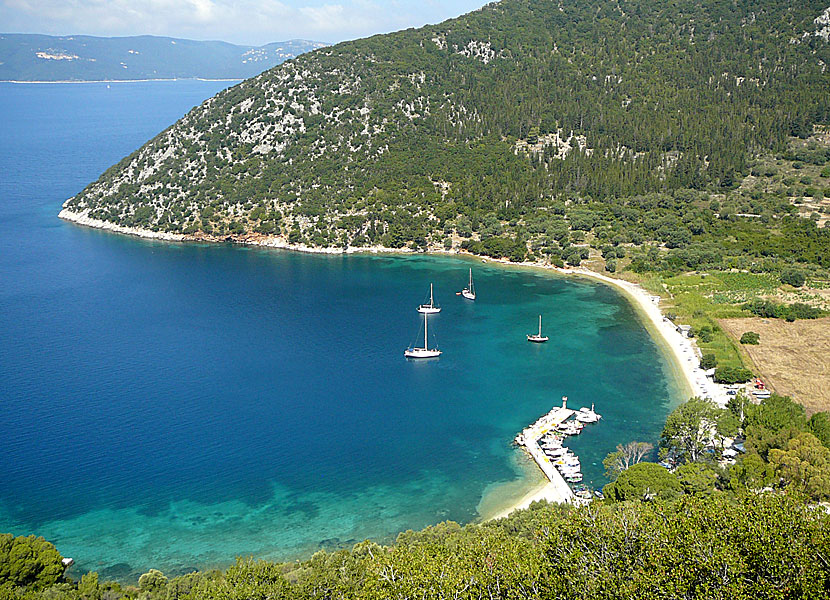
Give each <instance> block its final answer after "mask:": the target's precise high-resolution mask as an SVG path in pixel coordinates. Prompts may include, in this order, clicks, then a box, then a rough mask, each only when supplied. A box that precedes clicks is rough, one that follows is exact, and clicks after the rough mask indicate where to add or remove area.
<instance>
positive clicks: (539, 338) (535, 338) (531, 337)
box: [527, 315, 550, 344]
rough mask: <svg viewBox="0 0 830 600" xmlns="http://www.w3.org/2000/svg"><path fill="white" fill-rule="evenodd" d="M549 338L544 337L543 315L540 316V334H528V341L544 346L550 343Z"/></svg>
mask: <svg viewBox="0 0 830 600" xmlns="http://www.w3.org/2000/svg"><path fill="white" fill-rule="evenodd" d="M548 339H550V338H548V336H546V335H542V315H539V333H528V334H527V341H528V342H535V343H537V344H542V343H544V342H547V341H548Z"/></svg>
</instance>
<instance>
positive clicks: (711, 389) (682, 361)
mask: <svg viewBox="0 0 830 600" xmlns="http://www.w3.org/2000/svg"><path fill="white" fill-rule="evenodd" d="M557 270H558V271H560V272H562V273H574V274H576V275H579V276H582V277H590V278H592V279H597V280H599V281H603V282H605V283H607V284H609V285H613V286H614V287H616V288H617V289H619V290H621V291H622V292H623V293H624V294H625V295H626V296H627V297H628V298H629V299H630V300H631V301H632V302H633V303H634V304H635V305H636V306H637V307H638V308H640V309H641V312H642V314H644V315H645V316H646V317H647V318H648V322H649V323H650V324H651V325H653V327H654V329H655V330H656V331H657V333H659V334H660V337H661V338H662V339H663V340H664V341H665V343H666V346H667V347H668V348H669V349H670V350H671V352H672V354H673V355H674V359H675V362H676V364H677V366H678V367H680V370H681V372H682V373H683V376H684V378H685V380H686V383H687V385H688V388H689V389H688V390H687V391H689V392H690V393H691V394H692V395H694V396H699V397H701V398H711V399H712V400H714V401H715V402H716V403H717V404H718V405H719V406H724V407H725V406H726V402H727V401H728V400H729V396H727V395H726V387H725V386H722V385H719V384H717V383H715V382H714V381H712V380H711V379H710V378H708V377H707V376H706V372H705V371H704V370H703V369H701V368H700V350H699V349H698V347H697V345H696V344H695V342H694V339H690V338H687V337H686V336H685V335H683V334H682V333H680V332H678V331H677V329H676V327H675V325H674V323H672V322H671V321H669V320H668V319H667V318H665V317H664V316H663V313H661V312H660V308H659V304H658V303H659V300H660V298H659V296H652V295H651V294H649V293H648V292H647V291H646V290H644V289H643V288H641V287H640V286H639V285H637V284H634V283H630V282H628V281H623V280H621V279H614V278H612V277H607V276H605V275H601V274H599V273H594V272H593V271H589V270H587V269H557Z"/></svg>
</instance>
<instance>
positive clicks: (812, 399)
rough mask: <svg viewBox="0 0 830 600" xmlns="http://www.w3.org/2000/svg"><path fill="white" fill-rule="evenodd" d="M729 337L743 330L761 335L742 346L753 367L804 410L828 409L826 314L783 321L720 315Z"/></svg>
mask: <svg viewBox="0 0 830 600" xmlns="http://www.w3.org/2000/svg"><path fill="white" fill-rule="evenodd" d="M720 324H721V327H722V329H723V330H725V331H727V332H728V333H729V335H730V336H731V338H732V339H733V340H738V339H740V337H741V335H742V334H743V333H745V332H747V331H755V332H757V333H759V334H760V335H761V343H760V344H759V345H757V346H743V349H744V350H746V352H747V353H748V354H749V356H750V358H751V359H752V362H753V363H754V368H753V370H754V371H756V372H757V373H758V374H759V375H760V376H761V377H762V379H764V381H765V382H767V383H768V384H769V385H771V386H772V388H773V389H774V390H775V392H777V393H779V394H783V395H786V396H791V397H792V398H793V399H795V400H796V401H798V402H799V403H800V404H802V405H804V406H805V407H806V408H807V412H808V413H810V414H812V413H814V412H818V411H823V410H830V318H824V319H814V320H804V321H796V322H794V323H787V322H786V321H784V320H783V319H760V318H757V317H752V318H739V319H721V320H720Z"/></svg>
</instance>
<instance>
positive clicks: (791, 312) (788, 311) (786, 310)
mask: <svg viewBox="0 0 830 600" xmlns="http://www.w3.org/2000/svg"><path fill="white" fill-rule="evenodd" d="M744 308H745V309H746V310H748V311H749V312H751V313H752V314H754V315H756V316H758V317H764V318H766V319H786V320H787V321H795V320H797V319H818V318H819V317H821V316H822V315H823V313H822V311H821V309H818V308H815V307H813V306H808V305H806V304H803V303H800V302H796V303H794V304H779V303H777V302H773V301H771V300H763V299H761V298H756V299H755V300H753V301H752V302H749V303H747V304H745V305H744Z"/></svg>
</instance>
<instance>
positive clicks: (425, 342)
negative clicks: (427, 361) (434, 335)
mask: <svg viewBox="0 0 830 600" xmlns="http://www.w3.org/2000/svg"><path fill="white" fill-rule="evenodd" d="M427 323H429V315H427V314H426V313H424V350H426V349H427V348H429V344H427V327H428V325H427Z"/></svg>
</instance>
